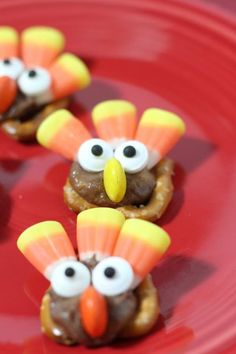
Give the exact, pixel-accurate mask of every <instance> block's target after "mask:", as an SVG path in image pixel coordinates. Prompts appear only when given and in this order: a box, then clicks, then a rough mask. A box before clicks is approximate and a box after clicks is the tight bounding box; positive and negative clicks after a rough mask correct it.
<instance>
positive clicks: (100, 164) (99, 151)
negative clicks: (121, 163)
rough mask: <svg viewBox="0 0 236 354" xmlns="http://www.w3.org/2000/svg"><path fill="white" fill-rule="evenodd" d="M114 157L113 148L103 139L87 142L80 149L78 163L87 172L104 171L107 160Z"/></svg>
mask: <svg viewBox="0 0 236 354" xmlns="http://www.w3.org/2000/svg"><path fill="white" fill-rule="evenodd" d="M112 157H113V150H112V147H111V146H110V145H109V144H108V143H106V142H105V141H104V140H101V139H90V140H87V141H85V142H84V143H83V144H82V145H81V146H80V148H79V151H78V155H77V158H78V161H79V163H80V165H81V166H82V167H83V169H84V170H86V171H91V172H100V171H103V169H104V167H105V164H106V162H107V160H109V159H111V158H112Z"/></svg>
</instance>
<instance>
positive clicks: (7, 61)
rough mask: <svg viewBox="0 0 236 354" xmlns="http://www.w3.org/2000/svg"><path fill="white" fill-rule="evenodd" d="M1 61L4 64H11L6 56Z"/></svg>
mask: <svg viewBox="0 0 236 354" xmlns="http://www.w3.org/2000/svg"><path fill="white" fill-rule="evenodd" d="M3 63H4V64H6V65H9V64H11V61H10V59H8V58H7V59H4V60H3Z"/></svg>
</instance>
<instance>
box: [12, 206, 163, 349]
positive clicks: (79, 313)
mask: <svg viewBox="0 0 236 354" xmlns="http://www.w3.org/2000/svg"><path fill="white" fill-rule="evenodd" d="M17 245H18V248H19V249H20V251H21V252H22V253H23V255H24V256H25V257H26V258H27V259H28V260H29V261H30V262H31V263H32V264H33V266H34V267H35V268H36V269H37V270H38V271H40V272H41V273H42V274H43V275H44V276H45V277H46V278H47V279H48V280H49V281H50V287H49V288H48V290H47V291H46V293H45V295H44V297H43V299H42V304H41V309H40V320H41V328H42V331H43V332H44V333H45V334H46V335H47V336H48V337H50V338H52V339H53V340H55V341H57V342H59V343H62V344H66V345H72V344H83V345H86V346H99V345H104V344H107V343H110V342H111V341H113V340H114V339H115V338H119V337H126V338H127V337H137V336H141V335H144V334H146V333H147V332H149V331H150V330H151V328H152V327H153V326H154V324H155V323H156V321H157V318H158V316H159V313H160V308H159V299H158V295H157V290H156V288H155V287H154V285H153V282H152V277H151V275H150V274H149V272H150V271H151V270H152V268H153V267H154V266H155V265H156V264H157V262H158V261H159V260H160V258H161V257H162V256H163V254H164V253H165V252H166V250H167V249H168V247H169V245H170V238H169V236H168V234H167V233H166V232H165V231H164V230H163V229H162V228H160V227H158V226H157V225H154V224H152V223H150V222H148V221H145V220H140V219H129V220H125V217H124V215H123V214H122V213H121V212H120V211H118V210H116V209H112V208H94V209H89V210H86V211H83V212H81V213H80V214H79V215H78V217H77V246H78V251H79V255H77V254H76V253H75V251H74V249H73V247H72V244H71V242H70V240H69V238H68V236H67V234H66V232H65V230H64V228H63V227H62V225H61V224H60V223H58V222H56V221H44V222H41V223H39V224H35V225H33V226H31V227H29V228H28V229H26V230H25V231H24V232H23V233H22V234H21V235H20V237H19V239H18V241H17Z"/></svg>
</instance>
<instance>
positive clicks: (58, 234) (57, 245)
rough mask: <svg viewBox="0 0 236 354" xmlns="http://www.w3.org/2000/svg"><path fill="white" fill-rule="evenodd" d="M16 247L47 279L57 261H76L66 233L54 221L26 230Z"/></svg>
mask: <svg viewBox="0 0 236 354" xmlns="http://www.w3.org/2000/svg"><path fill="white" fill-rule="evenodd" d="M17 247H18V248H19V250H20V251H21V252H22V253H23V255H24V256H25V257H26V258H27V259H28V261H29V262H30V263H31V264H32V265H33V266H34V267H35V268H36V269H37V270H38V271H39V272H41V273H42V274H43V275H44V276H45V277H46V278H49V279H50V276H51V273H52V269H53V265H55V264H57V263H58V261H60V260H65V259H68V260H76V255H75V252H74V249H73V247H72V244H71V242H70V240H69V238H68V236H67V234H66V231H65V230H64V228H63V227H62V225H61V224H60V223H59V222H56V221H44V222H41V223H38V224H35V225H33V226H31V227H29V228H28V229H26V230H25V231H24V232H23V233H22V234H21V235H20V237H19V238H18V240H17Z"/></svg>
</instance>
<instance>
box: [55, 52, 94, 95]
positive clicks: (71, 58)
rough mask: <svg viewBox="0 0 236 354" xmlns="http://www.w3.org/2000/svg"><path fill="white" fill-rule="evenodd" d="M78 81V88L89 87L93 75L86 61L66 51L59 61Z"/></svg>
mask: <svg viewBox="0 0 236 354" xmlns="http://www.w3.org/2000/svg"><path fill="white" fill-rule="evenodd" d="M57 64H59V65H61V66H62V67H63V68H64V69H65V70H66V71H67V72H68V73H70V75H72V76H73V77H74V78H75V80H76V81H77V83H78V89H83V88H85V87H87V86H88V85H89V84H90V82H91V76H90V73H89V71H88V68H87V66H86V65H85V63H84V62H83V61H82V60H81V59H79V58H78V57H77V56H75V55H73V54H70V53H64V54H62V55H61V56H60V57H59V58H58V61H57Z"/></svg>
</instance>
